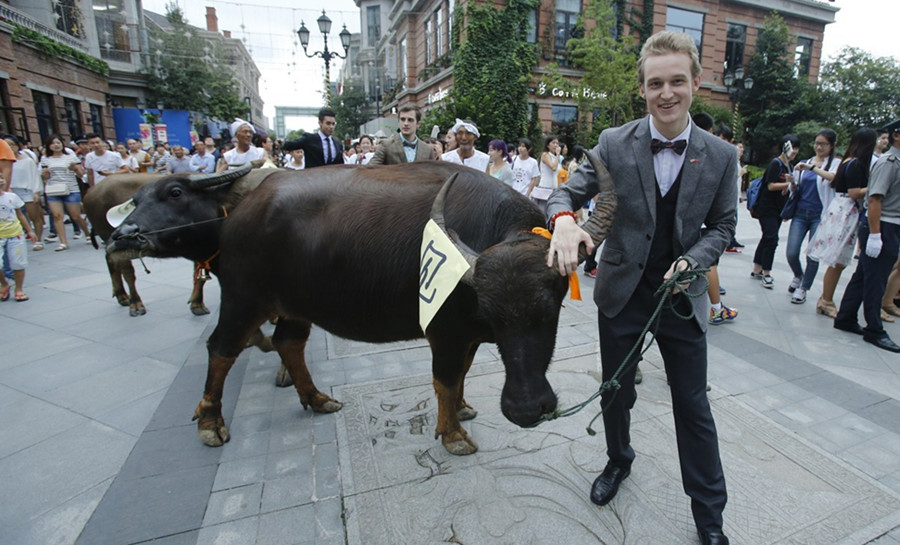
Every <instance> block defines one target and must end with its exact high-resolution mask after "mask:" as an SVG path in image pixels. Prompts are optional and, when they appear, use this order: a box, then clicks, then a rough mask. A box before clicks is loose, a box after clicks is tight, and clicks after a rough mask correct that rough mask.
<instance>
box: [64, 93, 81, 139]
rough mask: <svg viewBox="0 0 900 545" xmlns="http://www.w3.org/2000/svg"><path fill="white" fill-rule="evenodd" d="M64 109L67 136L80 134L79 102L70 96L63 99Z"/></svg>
mask: <svg viewBox="0 0 900 545" xmlns="http://www.w3.org/2000/svg"><path fill="white" fill-rule="evenodd" d="M63 106H65V109H66V126H67V127H68V128H69V136H70V137H72V138H74V137H76V136H79V135H80V134H81V104H80V103H79V102H78V101H77V100H73V99H71V98H64V99H63Z"/></svg>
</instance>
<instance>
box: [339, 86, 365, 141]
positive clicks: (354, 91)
mask: <svg viewBox="0 0 900 545" xmlns="http://www.w3.org/2000/svg"><path fill="white" fill-rule="evenodd" d="M331 107H332V109H333V110H334V114H335V119H337V128H336V129H335V133H336V134H335V136H340V138H341V139H343V140H346V139H348V138H349V139H352V138H356V137H358V136H359V127H360V125H363V124H365V123H366V121H368V120H369V119H371V118H372V115H371V109H372V103H371V102H370V101H369V99H368V97H367V96H366V91H365V89H363V87H362V85H360V84H359V82H358V81H355V80H351V81H350V82H349V83H348V84H346V85H345V86H344V89H343V90H342V91H341V94H340V95H336V96H333V97H332V99H331Z"/></svg>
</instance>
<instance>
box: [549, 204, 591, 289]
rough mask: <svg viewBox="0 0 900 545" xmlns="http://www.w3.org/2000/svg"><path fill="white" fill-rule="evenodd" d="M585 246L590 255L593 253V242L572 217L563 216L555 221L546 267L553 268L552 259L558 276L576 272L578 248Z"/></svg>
mask: <svg viewBox="0 0 900 545" xmlns="http://www.w3.org/2000/svg"><path fill="white" fill-rule="evenodd" d="M582 244H584V245H585V248H586V249H587V252H588V253H589V254H590V253H591V252H593V251H594V241H592V240H591V236H590V235H589V234H587V232H585V231H584V230H583V229H582V228H581V227H579V226H578V224H577V223H576V222H575V218H574V217H572V216H567V215H563V216H560V217H559V218H557V219H556V222H555V227H554V229H553V238H551V239H550V251H549V252H548V254H547V266H548V267H550V268H553V266H554V263H553V261H554V259H555V260H556V267H557V270H559V274H561V275H562V276H570V275H572V274H575V271H576V270H578V247H579V246H581V245H582Z"/></svg>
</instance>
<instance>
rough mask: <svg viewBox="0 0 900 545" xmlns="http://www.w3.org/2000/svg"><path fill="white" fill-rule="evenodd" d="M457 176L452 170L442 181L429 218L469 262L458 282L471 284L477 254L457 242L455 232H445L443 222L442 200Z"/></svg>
mask: <svg viewBox="0 0 900 545" xmlns="http://www.w3.org/2000/svg"><path fill="white" fill-rule="evenodd" d="M457 176H459V173H458V172H454V173H453V174H451V175H450V177H449V178H447V180H446V181H445V182H444V185H442V186H441V190H440V191H438V194H437V196H436V197H435V198H434V204H432V205H431V219H432V220H434V222H435V223H436V224H437V226H438V227H440V228H441V231H443V232H444V234H445V235H447V236H448V237H449V238H450V239H451V240H452V241H453V245H454V246H456V249H457V250H459V253H461V254H462V256H463V257H464V258H465V260H466V262H467V263H468V264H469V270H468V271H466V273H465V274H464V275H463V277H462V278H461V279H460V282H462V283H463V284H466V285H469V286H473V285H474V275H475V262H476V261H477V260H478V256H477V255H476V254H474V253H473V252H472V251H471V250H470V249H469V248H468V247H467V246H466V245H465V244H460V243H459V237H458V236H454V235H456V233H452V234H451V233H449V232H447V225H446V224H445V222H444V202H445V201H446V200H447V193H448V192H449V191H450V186H451V185H453V182H455V181H456V177H457Z"/></svg>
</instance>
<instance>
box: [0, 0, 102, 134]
mask: <svg viewBox="0 0 900 545" xmlns="http://www.w3.org/2000/svg"><path fill="white" fill-rule="evenodd" d="M6 9H7V10H8V9H9V8H6ZM10 13H12V12H7V13H6V14H7V15H9V14H10ZM4 19H5V20H4V21H3V22H2V23H0V132H3V133H11V134H15V135H17V136H20V137H22V138H25V139H26V140H29V141H31V142H32V144H34V145H35V146H37V145H39V144H41V141H42V139H43V137H44V136H46V135H48V134H52V133H59V134H61V135H62V136H63V137H65V138H71V137H73V136H80V135H84V134H86V133H89V132H98V133H100V134H104V135H109V136H111V135H113V119H112V108H110V107H109V105H108V104H107V97H108V90H109V87H108V80H107V76H106V75H105V74H101V73H98V72H96V71H93V70H91V69H89V68H86V67H85V66H82V65H81V64H79V62H78V61H77V60H75V59H73V58H72V57H70V56H66V55H65V54H63V55H59V56H58V57H56V58H51V57H48V56H47V55H46V54H44V53H43V52H41V51H39V50H38V49H37V48H36V47H34V46H32V45H29V44H28V43H25V42H23V41H14V40H13V30H14V26H13V24H12V23H13V22H14V21H15V20H13V21H10V19H9V18H8V17H7V18H4ZM20 20H21V21H22V22H23V23H24V22H26V21H25V20H24V19H20ZM35 30H37V31H39V32H41V33H42V34H44V35H51V38H57V39H58V40H61V41H60V43H62V44H63V45H68V44H67V42H66V41H65V39H66V36H65V35H63V34H62V33H58V32H55V31H54V30H53V29H49V28H42V27H39V28H37V29H35ZM69 41H71V40H69ZM74 45H77V43H75V44H74ZM69 47H70V48H71V50H72V51H79V49H78V48H76V47H71V46H69Z"/></svg>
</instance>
